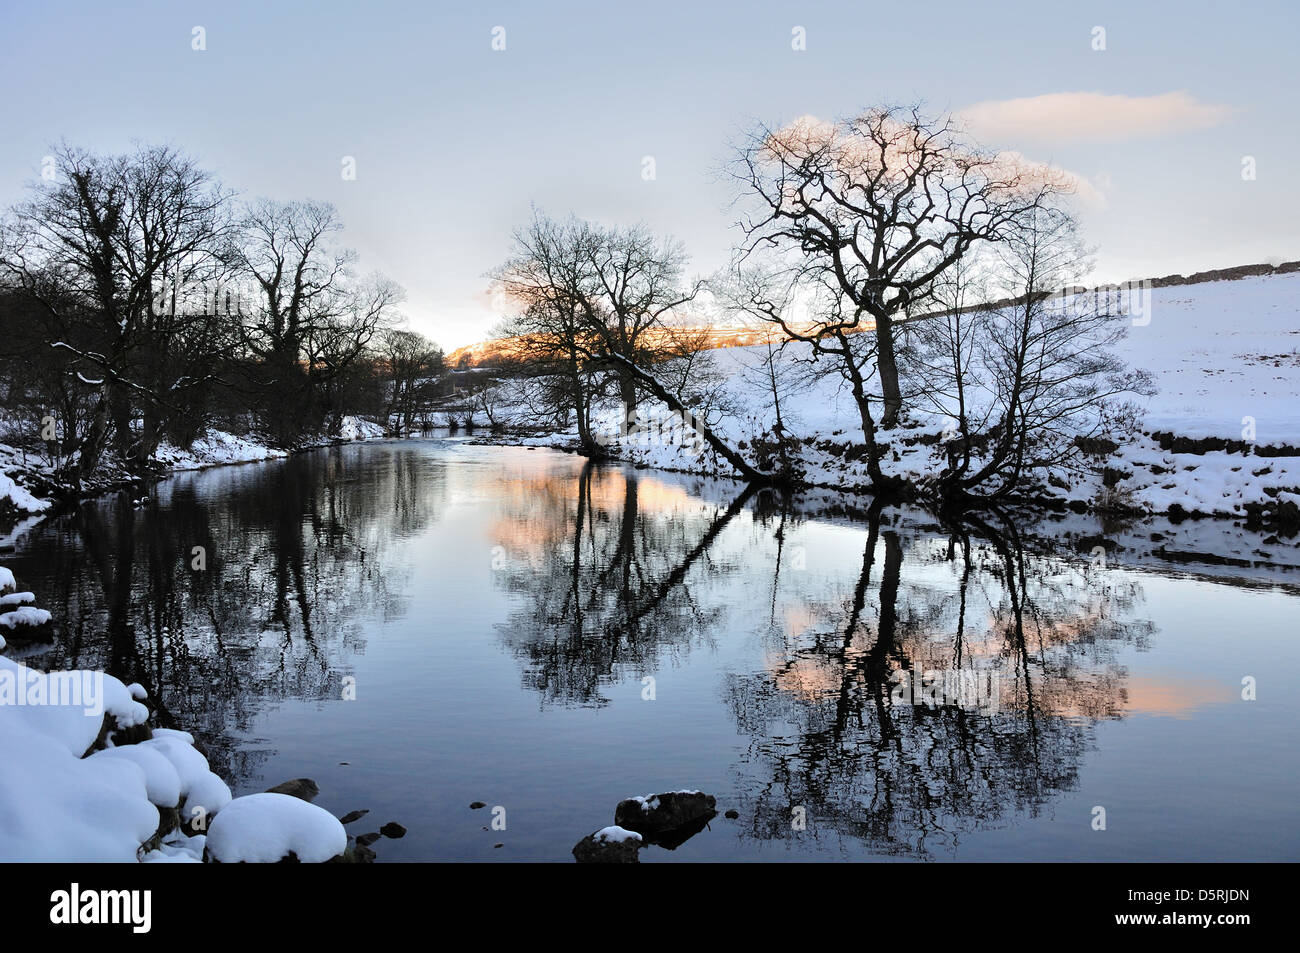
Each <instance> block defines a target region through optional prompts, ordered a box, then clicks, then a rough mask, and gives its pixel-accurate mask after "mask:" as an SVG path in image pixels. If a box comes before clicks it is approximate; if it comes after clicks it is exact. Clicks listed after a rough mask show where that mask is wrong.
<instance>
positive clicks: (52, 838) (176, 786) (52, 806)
mask: <svg viewBox="0 0 1300 953" xmlns="http://www.w3.org/2000/svg"><path fill="white" fill-rule="evenodd" d="M15 589H16V580H15V579H14V575H13V573H12V572H11V571H10V570H9V569H7V568H5V567H3V566H0V600H4V601H3V602H0V613H2V614H0V623H6V622H12V624H7V625H5V626H4V628H5V631H6V632H7V633H9V637H10V638H11V639H19V638H27V637H30V636H32V634H33V630H35V629H37V628H40V627H42V626H44V625H45V624H46V623H48V622H49V613H48V612H46V611H45V610H38V609H33V608H32V607H31V606H29V605H28V604H27V603H30V602H32V601H34V597H33V596H32V594H31V593H28V592H21V593H19V592H15V591H14V590H15ZM24 612H38V613H41V614H42V616H43V617H42V618H40V619H36V620H31V619H25V618H19V616H20V615H21V614H22V613H24ZM10 648H11V646H8V645H7V644H6V640H5V638H4V637H2V636H0V653H3V652H5V651H6V650H7V649H10ZM148 701H149V698H148V694H147V692H146V691H145V689H144V688H143V687H142V686H141V685H138V684H132V685H126V684H124V683H123V682H122V681H120V680H119V679H117V678H114V677H113V676H111V675H108V674H106V673H104V672H97V671H90V670H74V671H61V672H43V671H40V670H38V669H36V668H32V667H30V666H27V665H24V664H23V663H22V662H20V661H17V660H15V659H13V658H9V657H7V656H6V655H4V654H0V763H2V764H3V765H4V769H3V770H0V819H2V821H3V822H2V823H0V862H14V861H42V862H48V861H76V862H134V861H141V862H144V863H178V862H180V863H198V862H201V861H205V860H210V861H224V862H240V861H249V862H259V861H260V862H275V861H278V860H282V859H285V858H291V859H297V860H299V861H302V862H308V863H311V862H323V861H327V860H332V859H335V858H339V859H357V856H356V851H355V849H354V848H353V847H351V846H350V844H349V838H348V836H347V834H346V833H345V831H344V829H343V824H342V822H341V821H339V820H338V819H337V818H335V817H334V816H333V815H332V814H330V813H329V812H328V811H325V810H323V809H321V808H319V807H315V806H314V805H311V804H308V803H307V802H306V801H303V800H299V799H298V798H296V797H290V796H288V795H285V794H270V793H267V794H252V795H247V796H245V797H239V798H232V797H231V793H230V788H229V787H228V786H227V785H226V782H225V781H223V780H222V779H221V778H219V777H218V776H217V775H215V774H213V773H212V771H211V770H210V769H209V766H208V761H207V758H205V757H204V756H203V754H202V753H201V752H200V751H199V749H198V748H197V747H196V746H195V742H194V737H193V736H192V735H190V734H189V733H188V732H184V731H175V730H170V729H165V728H157V727H151V726H150V724H149V719H150V710H149V707H148V704H147V703H148ZM209 838H211V839H212V844H211V846H210V847H209V843H208V841H209ZM371 857H373V854H372V855H371Z"/></svg>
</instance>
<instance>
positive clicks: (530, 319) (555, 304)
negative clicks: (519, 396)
mask: <svg viewBox="0 0 1300 953" xmlns="http://www.w3.org/2000/svg"><path fill="white" fill-rule="evenodd" d="M588 236H589V227H588V226H587V225H586V224H585V223H583V222H579V221H578V220H577V219H574V218H569V219H567V220H565V221H556V220H554V219H550V218H547V217H546V216H544V215H542V214H541V213H539V212H536V211H534V214H533V220H532V221H531V222H530V223H529V224H528V226H526V227H524V228H521V229H519V230H517V231H516V232H515V235H514V246H515V249H514V254H513V256H512V257H511V258H510V259H509V260H508V261H507V262H506V263H505V264H504V265H502V266H501V267H500V268H498V269H497V270H496V271H495V272H494V273H493V275H492V277H493V280H495V281H497V282H499V283H500V286H501V288H502V289H503V290H504V292H505V293H506V295H507V296H508V298H509V299H510V300H511V301H513V302H514V303H515V305H516V306H517V312H516V313H515V314H514V315H513V316H512V317H510V318H508V319H506V321H505V322H504V323H503V325H502V326H501V327H500V328H498V331H497V333H498V335H499V336H500V337H503V338H508V339H509V340H510V349H511V352H512V355H513V356H514V357H515V358H516V359H518V360H521V361H523V362H525V363H526V364H527V365H528V366H529V367H530V368H531V370H532V372H533V373H534V374H536V375H539V376H543V377H550V378H553V379H554V380H555V381H556V391H557V393H556V397H557V398H559V400H560V401H561V402H562V403H563V404H564V405H567V406H571V407H572V408H573V410H574V412H575V414H576V417H577V427H578V440H579V443H580V444H581V446H582V452H583V453H584V454H586V455H587V456H590V457H599V456H603V455H604V454H605V446H604V444H603V443H602V442H601V441H599V440H597V439H596V437H595V435H594V434H593V432H592V424H591V420H592V414H591V411H592V402H593V398H594V397H595V392H596V388H597V386H598V381H597V378H598V376H599V374H600V371H599V369H598V368H597V366H596V364H597V362H596V360H595V358H594V352H595V351H596V350H597V342H596V337H597V335H596V332H595V331H594V330H593V329H592V327H591V325H590V322H589V321H588V320H587V318H586V314H585V312H584V310H583V297H582V290H581V283H582V281H583V276H584V268H585V262H584V257H585V250H586V246H587V243H588V241H589V237H588Z"/></svg>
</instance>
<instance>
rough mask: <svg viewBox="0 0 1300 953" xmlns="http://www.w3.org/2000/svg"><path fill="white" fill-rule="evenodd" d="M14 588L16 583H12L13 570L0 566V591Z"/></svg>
mask: <svg viewBox="0 0 1300 953" xmlns="http://www.w3.org/2000/svg"><path fill="white" fill-rule="evenodd" d="M14 588H16V584H15V583H14V574H13V572H12V571H11V570H9V569H7V568H5V567H4V566H0V592H8V591H9V590H10V589H14Z"/></svg>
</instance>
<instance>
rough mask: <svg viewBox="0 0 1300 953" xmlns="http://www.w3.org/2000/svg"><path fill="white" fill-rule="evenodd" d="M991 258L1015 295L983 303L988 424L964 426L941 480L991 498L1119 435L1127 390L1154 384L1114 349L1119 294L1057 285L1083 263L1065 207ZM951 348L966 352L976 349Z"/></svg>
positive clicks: (1127, 428) (1122, 319) (1128, 422)
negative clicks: (988, 306)
mask: <svg viewBox="0 0 1300 953" xmlns="http://www.w3.org/2000/svg"><path fill="white" fill-rule="evenodd" d="M999 261H1000V265H1001V281H1002V282H1003V287H1004V288H1005V290H1006V291H1007V292H1008V293H1009V294H1010V296H1011V297H1010V300H1009V303H1007V304H1005V305H1002V306H999V307H995V308H993V309H991V310H990V311H989V312H988V314H987V316H986V320H985V321H984V322H983V324H982V328H983V331H982V333H980V334H979V339H978V340H979V343H978V349H979V354H978V361H979V363H981V364H982V365H983V368H984V370H983V374H982V377H983V379H984V380H985V381H987V390H988V398H987V399H988V401H989V404H988V407H987V410H985V411H984V414H985V415H986V416H987V418H988V419H989V420H990V421H991V424H990V426H989V428H988V429H987V430H986V431H984V432H983V433H976V432H975V430H974V428H972V427H970V426H969V423H968V424H967V425H966V430H967V434H966V437H965V439H964V440H963V441H962V447H963V449H962V451H961V453H960V454H952V455H950V466H949V468H948V470H947V471H946V472H945V473H944V474H943V475H942V476H941V479H940V485H941V491H942V494H943V496H944V497H945V498H947V499H953V498H958V499H962V500H965V501H968V502H969V501H972V500H974V501H982V502H989V501H997V500H999V499H1002V498H1005V497H1007V496H1010V495H1012V494H1014V493H1016V492H1017V491H1019V490H1022V489H1024V488H1025V486H1026V484H1027V483H1028V482H1030V481H1031V480H1032V479H1035V478H1038V477H1041V476H1042V475H1043V474H1044V473H1046V472H1048V471H1050V470H1052V469H1054V468H1066V469H1069V468H1071V467H1076V466H1077V464H1078V461H1079V458H1080V457H1081V456H1082V454H1083V452H1084V448H1086V447H1088V446H1089V445H1090V444H1093V443H1095V442H1097V441H1106V440H1111V441H1115V442H1118V441H1119V440H1122V439H1124V438H1125V437H1127V436H1128V435H1129V434H1130V433H1131V431H1132V430H1133V429H1134V428H1135V426H1136V423H1137V420H1138V415H1137V410H1136V408H1135V407H1134V406H1133V404H1132V403H1131V401H1130V400H1129V398H1130V397H1131V396H1133V395H1136V394H1149V393H1151V392H1152V389H1151V381H1150V376H1149V374H1148V373H1147V372H1146V371H1141V370H1133V369H1130V368H1128V367H1127V366H1126V365H1125V364H1124V362H1123V361H1122V360H1121V359H1120V357H1119V356H1118V354H1117V353H1116V351H1115V349H1114V348H1115V345H1116V344H1118V343H1119V341H1120V340H1121V339H1122V338H1123V336H1124V335H1125V334H1126V332H1127V318H1126V316H1125V315H1124V314H1123V313H1122V311H1123V308H1122V307H1121V302H1118V301H1116V300H1113V299H1111V298H1110V297H1108V296H1098V295H1096V294H1091V293H1088V292H1060V289H1063V288H1068V287H1070V286H1077V284H1078V280H1079V278H1080V277H1081V276H1082V275H1083V274H1085V273H1086V272H1087V271H1088V269H1089V267H1090V263H1089V262H1088V257H1087V255H1086V253H1085V250H1084V249H1083V247H1082V245H1081V242H1080V240H1079V237H1078V233H1077V227H1076V223H1075V220H1074V219H1073V217H1072V216H1071V215H1070V214H1069V213H1068V212H1067V211H1066V210H1064V209H1060V208H1048V207H1044V208H1039V209H1035V210H1034V211H1033V212H1032V214H1029V215H1027V216H1025V217H1024V218H1023V220H1022V221H1021V222H1020V225H1019V227H1018V228H1017V229H1016V230H1015V231H1014V232H1013V233H1011V234H1009V235H1008V236H1007V237H1006V240H1005V241H1004V242H1003V244H1002V245H1001V247H1000V249H999ZM952 353H955V354H958V355H962V354H965V355H966V358H965V359H966V360H968V361H969V359H970V355H971V353H972V352H971V351H969V350H966V349H965V348H956V349H954V350H953V351H952ZM969 379H972V380H973V379H975V378H974V375H973V374H971V375H969ZM968 393H969V391H968ZM964 406H966V407H969V406H971V404H970V402H967V403H966V404H965V405H964ZM966 413H967V414H969V410H968V411H966ZM972 448H973V449H974V451H975V452H972Z"/></svg>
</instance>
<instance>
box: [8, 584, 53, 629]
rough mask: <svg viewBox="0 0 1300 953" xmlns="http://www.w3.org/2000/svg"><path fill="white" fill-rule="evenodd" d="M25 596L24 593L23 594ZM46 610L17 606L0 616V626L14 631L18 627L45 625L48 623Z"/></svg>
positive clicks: (48, 617)
mask: <svg viewBox="0 0 1300 953" xmlns="http://www.w3.org/2000/svg"><path fill="white" fill-rule="evenodd" d="M24 595H26V593H24ZM50 618H51V616H50V613H49V610H48V609H37V608H35V607H33V606H19V607H18V608H17V609H14V610H12V611H10V612H6V613H5V614H4V615H0V626H3V627H4V628H6V629H9V630H11V631H12V630H14V629H16V628H18V627H19V626H33V627H35V626H38V625H45V623H47V622H49V621H50Z"/></svg>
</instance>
